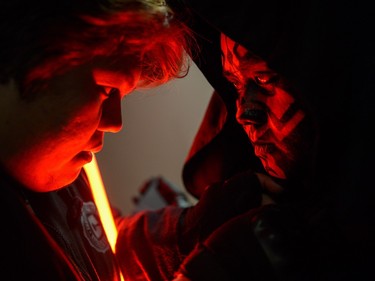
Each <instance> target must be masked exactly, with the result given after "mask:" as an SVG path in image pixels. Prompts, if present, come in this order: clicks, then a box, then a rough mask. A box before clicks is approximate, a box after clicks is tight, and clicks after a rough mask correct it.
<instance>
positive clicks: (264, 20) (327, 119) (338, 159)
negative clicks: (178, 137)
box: [171, 0, 375, 234]
mask: <svg viewBox="0 0 375 281" xmlns="http://www.w3.org/2000/svg"><path fill="white" fill-rule="evenodd" d="M184 2H185V5H187V6H188V7H189V9H190V10H189V11H190V14H189V15H188V16H186V18H187V19H188V20H189V21H190V24H191V26H192V27H193V29H195V31H196V32H197V35H198V42H199V43H200V45H201V50H200V53H199V54H198V55H197V56H196V57H194V61H195V63H196V64H197V66H198V67H199V68H200V69H201V71H202V72H203V74H204V75H205V76H206V78H207V80H208V81H209V82H210V83H211V85H212V86H213V87H214V89H215V90H216V92H217V93H215V94H214V96H216V95H218V96H219V97H220V98H221V101H222V104H223V105H224V106H223V107H222V108H221V110H222V114H223V116H225V121H223V119H222V118H218V117H216V119H215V118H214V117H212V116H211V117H207V116H206V118H205V120H203V123H202V127H201V129H200V131H199V132H198V134H197V136H196V138H195V142H194V143H193V146H192V150H191V153H190V154H189V157H188V158H187V161H186V164H185V167H184V170H183V179H184V182H185V184H186V188H187V189H188V190H189V191H190V192H191V193H192V194H193V195H195V196H196V197H199V195H200V193H201V191H202V190H203V188H204V186H205V184H209V183H211V182H212V181H215V180H222V179H225V178H226V177H228V176H230V175H231V173H232V172H233V171H234V170H240V169H241V167H239V166H242V168H243V169H246V168H248V167H250V166H251V165H254V163H255V164H256V165H258V164H259V163H257V160H256V159H254V155H253V154H251V153H249V156H248V157H244V156H243V152H242V153H241V151H251V147H249V143H248V142H246V141H244V139H243V138H246V136H245V135H244V134H241V132H240V131H241V130H240V129H238V127H237V125H236V124H235V123H236V122H235V120H234V113H235V104H234V94H233V92H234V89H233V87H232V86H231V85H230V84H229V83H228V82H226V81H225V79H224V78H223V77H222V74H221V58H220V56H221V53H220V38H219V37H220V32H224V33H225V34H226V35H227V36H229V37H231V38H232V39H233V40H235V41H237V42H238V43H240V44H241V45H243V46H244V47H246V48H248V49H249V50H251V51H252V52H254V53H255V54H257V55H259V56H260V57H261V58H263V59H264V60H266V61H267V62H268V65H269V66H270V67H271V68H272V69H274V70H275V71H277V72H278V73H280V74H281V75H283V76H284V77H286V79H288V80H289V81H291V82H292V83H293V84H294V85H296V87H297V88H298V89H299V93H300V95H301V96H300V98H302V99H303V100H304V101H305V102H306V103H307V104H308V105H309V106H310V108H311V110H312V112H314V115H315V117H316V119H317V123H318V126H319V142H318V145H317V149H316V163H315V170H316V171H315V177H314V181H315V182H314V183H313V185H314V188H315V189H316V191H317V192H318V193H320V194H321V195H322V197H323V199H322V200H324V203H325V204H326V205H328V206H329V208H331V209H332V211H333V213H334V215H335V216H336V217H337V220H339V221H341V222H342V224H343V225H344V226H343V227H346V226H348V222H350V223H349V224H350V225H351V226H352V225H357V226H358V227H359V228H367V230H371V231H370V232H367V233H372V234H373V233H374V232H373V230H374V225H375V215H374V214H375V212H374V211H373V209H374V207H375V198H374V189H375V184H374V182H373V179H372V172H373V169H374V168H375V164H374V163H375V162H374V161H375V156H374V152H373V151H374V148H373V141H372V135H373V132H372V131H373V129H374V128H375V126H374V125H373V121H375V118H374V113H375V109H373V108H374V94H375V91H374V89H375V88H374V84H375V83H374V81H375V78H374V77H375V76H374V67H375V64H374V52H375V48H374V44H373V41H374V40H373V39H372V38H373V37H374V36H373V34H374V31H373V30H372V27H374V26H375V25H374V24H373V18H374V16H373V15H372V14H371V12H370V11H371V8H370V7H368V5H366V4H365V3H361V1H355V3H352V1H337V0H331V1H326V0H324V1H323V0H315V1H277V0H269V1H254V2H253V1H249V0H245V1H239V0H233V1H230V2H229V3H228V2H224V3H221V4H220V3H219V2H218V1H209V0H205V1H201V0H199V1H198V0H191V1H189V0H185V1H184ZM171 4H172V6H173V5H176V2H171ZM176 7H177V5H176ZM186 18H185V19H186ZM213 99H215V100H216V102H215V103H216V104H217V103H218V101H217V97H213ZM223 108H224V109H223ZM225 109H226V110H225ZM208 112H214V111H213V110H212V109H210V110H208ZM216 113H217V112H216ZM207 114H208V113H207ZM215 126H216V127H215ZM207 128H211V131H208V130H207ZM212 128H213V129H212ZM240 146H243V147H245V148H244V149H245V150H241V149H240ZM215 148H216V150H215ZM207 159H209V160H210V159H211V160H213V161H214V163H215V165H212V163H213V162H212V161H209V160H207ZM220 161H222V163H223V164H222V165H221V166H220V165H219V164H218V163H219V162H220ZM210 163H211V164H210ZM348 227H349V226H348ZM353 229H354V228H353Z"/></svg>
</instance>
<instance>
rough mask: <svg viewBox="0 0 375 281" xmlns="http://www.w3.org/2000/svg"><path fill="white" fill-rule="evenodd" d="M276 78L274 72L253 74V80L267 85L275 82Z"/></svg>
mask: <svg viewBox="0 0 375 281" xmlns="http://www.w3.org/2000/svg"><path fill="white" fill-rule="evenodd" d="M277 79H278V75H277V74H275V73H261V74H258V75H256V76H255V82H257V84H259V85H268V84H271V83H275V82H276V81H277Z"/></svg>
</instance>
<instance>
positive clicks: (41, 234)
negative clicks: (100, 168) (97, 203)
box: [0, 172, 120, 281]
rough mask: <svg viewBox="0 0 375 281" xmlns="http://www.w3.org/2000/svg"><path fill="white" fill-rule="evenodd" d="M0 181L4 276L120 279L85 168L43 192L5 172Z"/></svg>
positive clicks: (12, 278) (21, 278)
mask: <svg viewBox="0 0 375 281" xmlns="http://www.w3.org/2000/svg"><path fill="white" fill-rule="evenodd" d="M0 180H1V187H2V190H3V193H2V196H1V204H0V205H1V216H2V222H3V228H2V229H3V230H2V235H3V236H2V237H3V241H5V242H6V243H5V244H6V249H7V250H6V251H2V273H1V276H2V278H4V280H45V281H50V280H67V281H73V280H82V281H83V280H85V281H89V280H92V281H94V280H108V281H110V280H111V281H114V280H120V275H119V268H118V267H116V261H115V259H114V255H113V254H112V252H111V249H110V247H109V244H108V241H107V239H106V238H105V234H104V232H103V229H102V228H101V226H100V225H96V224H100V221H99V218H98V217H97V211H96V208H95V207H94V204H93V203H92V200H93V199H92V195H91V191H90V189H89V186H88V183H87V180H86V178H85V174H84V172H82V173H81V175H80V177H79V178H78V179H77V180H76V181H75V182H74V183H72V184H71V185H69V186H67V187H66V188H63V189H61V190H58V191H53V192H47V193H34V192H31V191H28V190H26V189H25V188H24V187H22V186H20V185H19V184H18V183H17V182H15V181H14V180H12V179H11V178H9V177H8V176H7V175H6V173H2V175H1V177H0ZM90 202H91V203H90ZM85 204H86V205H85ZM84 205H85V206H86V207H87V208H86V209H85V208H84ZM84 213H85V214H84ZM94 217H96V219H95V218H94ZM84 228H86V229H85V230H84ZM90 235H91V236H93V237H92V238H91V239H90ZM103 235H104V236H103ZM90 242H91V243H93V244H90ZM95 243H97V244H95Z"/></svg>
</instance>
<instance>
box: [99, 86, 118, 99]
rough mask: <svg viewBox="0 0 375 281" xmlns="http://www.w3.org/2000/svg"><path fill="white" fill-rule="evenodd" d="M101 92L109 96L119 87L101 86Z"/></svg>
mask: <svg viewBox="0 0 375 281" xmlns="http://www.w3.org/2000/svg"><path fill="white" fill-rule="evenodd" d="M100 89H101V93H102V94H103V95H105V96H107V97H109V96H110V95H112V94H114V93H116V92H117V91H118V89H117V88H113V87H109V86H100Z"/></svg>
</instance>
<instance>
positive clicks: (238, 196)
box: [179, 171, 264, 254]
mask: <svg viewBox="0 0 375 281" xmlns="http://www.w3.org/2000/svg"><path fill="white" fill-rule="evenodd" d="M262 181H263V182H264V180H263V179H262V178H261V179H260V178H258V176H257V174H255V173H254V172H253V171H247V172H244V173H241V174H238V175H236V176H234V177H232V178H230V179H229V180H227V181H225V182H224V183H217V184H213V185H210V186H208V187H207V189H206V190H205V192H204V193H203V195H202V196H201V198H200V199H199V201H198V203H197V204H196V205H195V206H193V207H190V208H187V209H186V210H185V212H184V213H183V215H182V216H181V220H180V225H179V244H180V250H181V253H182V254H188V253H189V252H190V251H191V250H192V249H193V248H194V246H195V245H196V244H197V243H198V242H203V241H204V240H205V239H206V238H207V237H208V236H209V235H210V234H211V233H212V232H213V231H214V230H215V229H216V228H217V227H219V226H220V225H222V224H223V223H224V222H226V221H227V220H229V219H230V218H233V217H235V216H237V215H239V214H242V213H244V212H246V211H248V210H250V209H252V208H254V207H258V206H260V204H261V201H262V184H261V182H262Z"/></svg>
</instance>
